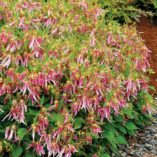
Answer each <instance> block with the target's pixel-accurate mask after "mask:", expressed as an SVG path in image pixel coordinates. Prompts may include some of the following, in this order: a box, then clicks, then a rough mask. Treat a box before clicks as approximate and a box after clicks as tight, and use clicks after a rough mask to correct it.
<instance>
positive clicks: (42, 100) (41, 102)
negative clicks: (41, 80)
mask: <svg viewBox="0 0 157 157" xmlns="http://www.w3.org/2000/svg"><path fill="white" fill-rule="evenodd" d="M44 99H45V98H44V95H43V96H42V98H41V99H40V104H41V105H43V104H44Z"/></svg>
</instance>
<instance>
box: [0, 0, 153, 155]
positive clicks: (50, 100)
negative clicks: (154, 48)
mask: <svg viewBox="0 0 157 157" xmlns="http://www.w3.org/2000/svg"><path fill="white" fill-rule="evenodd" d="M105 23H106V21H105V19H104V11H103V10H102V9H101V8H100V7H99V6H98V4H97V1H95V0H91V1H90V2H89V1H86V0H80V1H79V0H78V1H75V0H68V1H67V0H62V1H58V0H52V1H49V2H47V3H45V2H44V1H29V0H19V1H18V0H12V1H9V0H5V1H2V0H1V1H0V102H1V105H0V119H1V121H0V154H1V156H2V157H6V156H9V157H20V156H22V157H35V156H52V157H56V156H57V157H70V156H74V157H76V156H80V157H90V156H92V157H109V155H110V153H111V152H115V153H117V156H118V146H119V145H121V144H127V141H126V139H125V137H126V136H127V135H133V134H134V133H135V131H136V129H137V126H143V125H144V123H145V122H147V120H148V119H149V114H151V111H152V106H153V99H152V96H151V95H149V93H148V89H149V86H148V78H147V77H146V76H145V74H146V73H149V72H151V70H149V63H148V58H149V57H150V51H149V50H148V49H147V48H146V46H145V45H144V42H143V41H142V39H141V38H140V37H139V36H138V34H137V33H136V29H135V28H132V27H129V26H123V27H118V26H116V25H113V24H112V25H111V24H107V25H106V24H105Z"/></svg>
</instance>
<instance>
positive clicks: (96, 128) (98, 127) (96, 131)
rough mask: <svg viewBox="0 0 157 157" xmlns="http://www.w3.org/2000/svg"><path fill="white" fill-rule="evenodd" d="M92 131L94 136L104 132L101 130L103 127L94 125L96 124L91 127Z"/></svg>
mask: <svg viewBox="0 0 157 157" xmlns="http://www.w3.org/2000/svg"><path fill="white" fill-rule="evenodd" d="M91 131H92V132H93V133H94V134H99V133H101V132H102V129H101V127H100V126H99V125H98V124H96V123H94V124H92V125H91Z"/></svg>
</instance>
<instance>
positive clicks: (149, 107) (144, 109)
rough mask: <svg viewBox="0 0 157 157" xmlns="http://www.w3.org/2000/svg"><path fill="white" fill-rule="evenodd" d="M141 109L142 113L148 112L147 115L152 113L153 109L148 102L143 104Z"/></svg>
mask: <svg viewBox="0 0 157 157" xmlns="http://www.w3.org/2000/svg"><path fill="white" fill-rule="evenodd" d="M142 110H143V112H144V113H148V114H149V115H152V113H153V112H154V111H155V110H154V109H153V108H152V106H151V105H149V104H146V105H144V106H143V108H142Z"/></svg>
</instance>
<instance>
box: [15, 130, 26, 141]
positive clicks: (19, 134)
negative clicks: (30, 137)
mask: <svg viewBox="0 0 157 157" xmlns="http://www.w3.org/2000/svg"><path fill="white" fill-rule="evenodd" d="M26 134H27V130H26V129H25V128H20V129H18V131H17V135H18V137H19V138H20V140H22V139H23V137H24V136H25V135H26Z"/></svg>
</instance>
